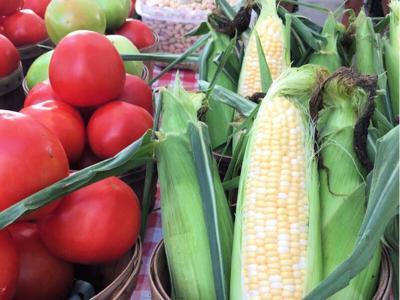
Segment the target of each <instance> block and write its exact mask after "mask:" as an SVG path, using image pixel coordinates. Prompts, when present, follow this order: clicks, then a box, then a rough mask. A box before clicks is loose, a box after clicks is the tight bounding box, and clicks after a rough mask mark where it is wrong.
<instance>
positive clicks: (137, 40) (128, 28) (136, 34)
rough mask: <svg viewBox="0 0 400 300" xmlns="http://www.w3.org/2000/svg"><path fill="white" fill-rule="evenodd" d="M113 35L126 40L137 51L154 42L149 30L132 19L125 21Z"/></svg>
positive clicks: (141, 23)
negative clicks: (118, 35) (121, 36)
mask: <svg viewBox="0 0 400 300" xmlns="http://www.w3.org/2000/svg"><path fill="white" fill-rule="evenodd" d="M115 34H120V35H123V36H124V37H126V38H128V39H129V40H130V41H131V42H132V43H133V44H134V45H135V46H136V47H137V48H138V49H139V50H140V49H143V48H146V47H148V46H151V45H153V44H154V43H155V41H156V40H155V38H154V34H153V32H152V31H151V29H150V28H149V27H148V26H147V25H146V24H144V23H143V22H141V21H139V20H134V19H126V21H125V23H124V24H123V25H122V26H121V27H120V28H119V29H118V30H116V31H115Z"/></svg>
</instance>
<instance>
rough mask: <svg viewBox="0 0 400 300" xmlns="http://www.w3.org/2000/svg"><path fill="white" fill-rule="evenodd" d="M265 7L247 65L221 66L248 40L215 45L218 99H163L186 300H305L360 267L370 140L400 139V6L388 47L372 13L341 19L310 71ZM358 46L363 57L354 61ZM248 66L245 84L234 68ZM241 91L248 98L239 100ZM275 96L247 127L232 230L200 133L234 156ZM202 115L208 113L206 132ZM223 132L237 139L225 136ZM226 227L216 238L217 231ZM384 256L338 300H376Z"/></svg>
mask: <svg viewBox="0 0 400 300" xmlns="http://www.w3.org/2000/svg"><path fill="white" fill-rule="evenodd" d="M256 2H257V4H258V5H259V6H261V10H260V13H259V15H258V19H257V21H256V22H255V25H254V26H253V27H252V29H251V30H248V31H246V32H245V34H246V35H247V37H248V42H246V41H245V45H246V47H245V49H244V54H243V55H240V51H236V52H235V53H234V52H232V53H229V55H226V57H225V58H226V59H225V60H224V58H221V57H223V56H224V53H225V52H226V51H228V50H227V49H228V48H229V44H230V43H229V41H230V40H232V39H240V38H241V37H240V36H237V34H236V35H235V36H234V37H232V36H231V37H230V38H229V37H228V36H226V35H224V34H223V33H221V32H217V31H214V32H213V34H212V39H210V40H209V44H208V46H207V47H206V50H205V52H204V53H207V55H203V58H202V61H203V63H206V64H207V65H208V66H209V67H208V68H206V69H205V70H207V71H208V72H206V73H201V75H202V76H201V79H202V80H204V81H208V82H209V83H210V86H211V87H210V86H209V87H210V89H211V90H205V91H204V92H205V93H204V94H201V93H200V94H192V93H188V92H185V91H182V90H180V89H177V87H175V89H170V90H165V91H163V92H162V94H163V99H164V107H163V112H162V115H163V116H164V117H163V121H162V122H161V126H160V129H159V147H158V148H157V152H156V159H157V162H158V169H159V180H160V184H161V198H162V209H161V212H162V219H163V233H164V241H165V248H166V254H167V259H168V265H169V271H170V276H171V282H172V297H173V299H189V300H190V299H207V300H209V299H237V300H241V299H254V300H258V299H266V300H269V299H273V300H274V299H303V298H304V297H305V296H306V295H308V294H309V293H310V292H311V291H312V290H313V289H315V288H316V287H318V286H319V285H320V283H321V282H322V281H324V279H326V278H327V277H329V275H330V274H332V272H333V271H334V270H335V269H336V268H337V267H338V266H339V265H340V264H342V263H343V262H344V261H345V260H346V259H347V258H348V257H349V256H350V255H351V254H352V252H353V250H354V248H355V245H356V244H357V242H358V239H359V232H360V230H361V228H362V226H363V225H362V224H363V220H364V216H365V214H366V207H367V205H368V203H367V201H368V174H369V173H370V172H371V169H372V168H373V159H374V158H373V155H372V156H371V155H370V154H371V153H370V152H371V151H370V150H371V149H370V148H368V149H367V147H366V143H367V139H368V141H369V140H370V139H371V137H372V135H371V132H374V133H375V141H376V139H377V138H380V137H382V136H384V135H385V134H386V133H387V132H388V131H390V130H391V129H392V128H394V127H395V126H396V123H395V120H396V118H398V100H399V99H398V98H399V94H398V88H399V87H398V83H399V77H398V76H399V71H400V70H399V67H398V61H399V52H400V49H399V38H400V36H399V32H400V31H399V16H400V4H399V2H397V1H392V3H391V13H390V15H389V17H388V18H389V19H388V20H389V22H387V23H388V24H389V25H388V31H382V34H379V33H377V30H374V25H373V23H372V20H371V18H368V17H366V16H365V14H364V12H361V13H360V15H359V16H358V17H357V18H353V22H352V23H351V25H350V27H349V28H348V29H347V30H346V28H344V26H343V25H341V24H340V23H339V22H338V21H337V12H335V13H333V12H332V13H330V14H329V15H328V18H327V21H326V24H325V26H324V27H323V28H322V29H321V31H320V32H319V36H320V39H319V40H318V42H317V43H316V44H317V46H316V47H317V48H316V49H312V48H310V49H309V50H308V52H309V53H308V54H307V55H306V56H305V59H304V60H303V61H302V62H301V63H299V62H298V61H297V62H294V61H292V60H291V55H292V54H293V51H296V49H295V48H293V47H294V46H293V45H292V49H290V41H291V40H292V41H293V37H290V33H291V32H292V33H293V30H291V28H290V26H291V24H294V23H292V22H291V21H290V16H288V15H286V16H285V18H283V21H282V19H281V17H282V15H279V14H278V13H277V7H276V3H275V1H273V0H259V1H256ZM298 20H299V19H297V23H296V24H297V25H298V24H299V23H298ZM234 22H235V21H234ZM210 28H211V27H210ZM211 30H213V29H211ZM294 30H296V28H295V29H294ZM245 34H242V35H243V36H244V35H245ZM288 34H289V36H288ZM298 36H299V35H297V37H298ZM345 38H346V39H349V38H351V39H353V41H354V43H355V44H354V45H355V47H353V48H351V49H350V50H348V52H347V53H346V55H344V54H343V51H345V50H344V48H343V44H341V43H342V41H343V40H344V39H345ZM297 42H298V41H297ZM308 42H309V41H308ZM239 44H240V43H239ZM310 44H311V43H310ZM260 45H261V48H260ZM305 45H306V43H305ZM260 50H261V52H262V53H261V52H260ZM349 58H350V59H349ZM239 59H241V68H240V73H237V74H236V77H235V76H234V75H232V74H235V72H231V69H232V68H231V67H232V65H233V64H235V62H236V63H237V60H239ZM227 61H230V63H227ZM234 61H235V62H234ZM263 62H264V63H266V66H267V70H266V69H264V68H262V67H261V66H263ZM295 63H296V64H298V65H301V66H300V67H294V66H293V65H294V64H295ZM264 65H265V64H264ZM226 66H228V67H229V68H228V67H226ZM203 70H204V69H203ZM218 72H220V73H218ZM216 74H217V76H216ZM264 76H268V77H270V78H271V80H272V84H271V85H270V86H269V89H268V91H265V90H263V77H264ZM215 85H216V86H218V87H219V88H220V87H222V91H225V96H224V97H222V98H224V100H221V101H222V102H224V103H225V104H226V103H228V104H229V105H230V107H228V106H226V105H225V104H224V103H222V102H219V99H218V95H219V96H220V94H218V95H217V94H216V93H215V94H214V93H213V92H212V89H213V88H214V87H215ZM235 87H237V94H233V93H232V91H234V90H235ZM223 88H225V90H224V89H223ZM228 90H230V91H231V92H229V91H228ZM219 91H221V90H219ZM261 92H266V95H265V97H263V99H262V100H261V101H260V103H259V104H258V106H257V109H256V110H254V111H256V112H257V113H256V115H254V116H255V118H254V119H253V120H252V121H251V122H250V120H249V121H248V122H249V123H246V118H244V117H243V116H242V120H241V122H243V123H246V130H247V131H246V143H245V145H244V148H242V149H241V150H239V149H237V152H238V153H239V152H242V161H241V173H240V179H239V184H238V195H237V205H236V210H235V211H234V213H233V215H232V216H229V208H228V206H227V204H228V202H227V200H226V197H225V196H224V193H223V188H222V184H221V179H220V177H219V176H218V175H217V172H216V167H215V166H216V164H215V162H212V164H211V165H210V166H209V167H210V169H208V171H207V172H205V170H204V169H203V170H202V171H201V172H205V173H201V172H200V173H199V172H198V169H197V168H198V165H197V164H196V162H197V161H198V158H197V157H196V155H193V152H194V151H193V149H191V147H192V146H193V144H191V143H190V142H189V140H190V135H189V127H190V126H192V125H190V124H192V123H193V124H197V125H195V126H200V125H199V124H202V120H203V121H204V122H205V123H206V124H207V125H208V127H209V128H208V129H209V131H210V135H211V144H206V145H205V146H204V147H205V148H204V149H206V151H209V152H211V151H212V150H213V149H214V150H215V149H216V148H218V147H221V145H224V143H225V146H226V147H229V144H230V142H231V138H232V136H234V135H235V134H236V133H237V132H235V127H234V126H232V124H233V123H232V122H233V113H234V110H233V108H236V109H237V111H236V112H235V114H240V113H241V111H240V109H241V107H243V106H244V105H245V102H246V101H247V100H245V99H244V97H250V98H251V96H252V95H255V94H258V93H261ZM202 97H203V98H202ZM229 98H231V100H229ZM227 99H228V100H227ZM202 105H205V106H206V107H207V109H208V111H207V113H206V117H205V118H204V116H203V115H202V113H200V112H201V110H200V108H201V106H202ZM198 118H200V121H199V120H198ZM243 120H244V121H243ZM219 121H220V123H218V122H219ZM218 124H220V125H221V126H222V128H223V129H221V130H219V131H218ZM368 128H369V131H368ZM241 129H243V127H241ZM219 133H220V134H219ZM367 136H368V138H367ZM235 151H236V150H235ZM234 153H236V152H234ZM239 156H240V155H239ZM234 157H236V154H234ZM236 163H237V162H236ZM196 170H197V172H196ZM202 174H203V175H202ZM206 174H212V176H211V177H207V175H206ZM203 180H208V181H209V182H213V185H214V187H215V191H216V195H217V197H215V199H210V198H207V196H204V194H202V184H201V183H202V181H203ZM207 201H211V202H212V201H214V202H215V206H216V211H214V213H211V212H210V211H207V210H204V208H203V209H202V203H203V205H204V203H205V202H207ZM231 217H232V218H233V219H234V227H233V223H232V218H231ZM213 218H214V220H216V224H218V226H217V228H219V231H217V232H218V234H216V235H213V234H212V233H210V229H209V227H208V225H207V224H208V223H207V222H210V219H213ZM212 237H213V238H214V240H213V242H211V240H212V239H211V238H212ZM215 241H217V244H218V245H220V246H221V249H222V252H221V253H222V255H221V253H220V260H219V263H220V264H221V265H220V266H219V267H221V268H222V270H223V272H222V273H223V274H224V276H223V277H222V278H224V280H222V281H218V280H217V279H216V278H218V275H216V273H214V271H215V263H216V260H215V258H216V256H215V252H214V251H213V250H211V248H212V247H213V244H212V243H214V242H215ZM374 249H375V250H374V252H373V253H374V255H373V257H371V258H370V260H369V263H368V264H367V267H366V268H364V269H363V271H362V272H359V273H358V274H355V276H354V278H353V279H352V280H351V281H350V282H349V284H348V285H347V286H345V287H344V288H343V289H341V290H340V291H338V292H336V293H333V294H332V293H331V294H330V295H331V296H330V297H329V299H337V300H339V299H359V300H361V299H372V298H373V296H374V293H375V291H376V288H377V284H378V279H379V272H380V261H381V246H379V247H376V248H374ZM221 282H223V283H221ZM217 283H219V284H217ZM221 290H222V291H223V292H220V293H219V292H218V291H221Z"/></svg>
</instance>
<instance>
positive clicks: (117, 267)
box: [70, 240, 142, 300]
mask: <svg viewBox="0 0 400 300" xmlns="http://www.w3.org/2000/svg"><path fill="white" fill-rule="evenodd" d="M141 263H142V244H141V241H140V240H138V242H137V243H136V244H135V245H134V247H133V248H132V249H131V250H129V251H128V252H127V253H126V254H125V255H124V256H123V257H121V258H120V259H119V260H117V261H115V262H112V263H107V264H101V265H79V266H77V268H76V269H77V272H76V274H77V278H79V279H80V280H84V281H86V282H90V283H92V284H93V286H94V289H95V291H97V294H96V295H95V296H93V297H91V298H90V300H129V299H130V297H131V295H132V293H133V290H134V289H135V286H136V283H137V278H138V275H139V270H140V266H141ZM79 294H81V293H80V292H79ZM82 296H83V299H88V298H87V297H88V296H87V295H82ZM79 298H80V297H78V298H77V296H76V294H75V295H74V298H72V299H79ZM70 299H71V298H70Z"/></svg>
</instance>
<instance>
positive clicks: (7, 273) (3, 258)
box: [0, 229, 19, 300]
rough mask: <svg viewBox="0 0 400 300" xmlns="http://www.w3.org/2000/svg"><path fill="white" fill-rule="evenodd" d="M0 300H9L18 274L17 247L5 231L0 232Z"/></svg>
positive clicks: (13, 292) (11, 297) (13, 291)
mask: <svg viewBox="0 0 400 300" xmlns="http://www.w3.org/2000/svg"><path fill="white" fill-rule="evenodd" d="M0 266H1V267H0V300H11V299H13V296H14V294H15V289H16V286H17V280H18V273H19V255H18V250H17V247H16V245H15V243H14V241H13V240H12V238H11V236H10V234H9V233H8V231H7V230H6V229H3V230H1V231H0Z"/></svg>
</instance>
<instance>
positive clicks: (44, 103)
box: [0, 0, 155, 300]
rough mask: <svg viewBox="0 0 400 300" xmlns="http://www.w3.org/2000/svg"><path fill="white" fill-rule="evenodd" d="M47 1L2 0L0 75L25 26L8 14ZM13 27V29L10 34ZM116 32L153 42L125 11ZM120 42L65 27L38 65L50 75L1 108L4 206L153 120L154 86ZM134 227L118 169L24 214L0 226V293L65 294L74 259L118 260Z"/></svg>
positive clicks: (15, 61)
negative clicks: (17, 107) (13, 105)
mask: <svg viewBox="0 0 400 300" xmlns="http://www.w3.org/2000/svg"><path fill="white" fill-rule="evenodd" d="M49 2H50V1H45V0H37V1H34V0H31V1H29V0H25V2H24V3H23V1H17V0H10V1H0V12H1V14H4V15H9V16H7V17H5V18H2V19H1V20H0V22H1V26H0V32H3V33H5V34H7V36H8V37H9V38H10V40H11V42H10V40H9V39H7V38H6V37H5V36H2V35H1V34H0V53H1V55H2V56H3V54H4V56H3V57H4V58H5V60H2V62H1V63H0V78H1V77H4V76H8V75H9V74H11V73H12V72H13V71H14V70H16V69H17V68H18V65H19V61H20V57H19V54H18V51H17V49H16V46H17V47H19V46H20V45H22V44H20V43H19V42H15V41H21V39H19V37H18V34H17V33H18V32H22V31H18V30H17V29H15V28H14V29H6V28H12V27H9V26H10V25H9V21H7V19H9V18H11V17H12V16H18V15H21V14H23V15H30V16H31V15H35V13H34V12H31V11H29V12H28V11H26V12H25V11H24V9H22V10H20V9H21V8H22V7H23V8H30V9H32V10H34V11H35V12H36V13H37V14H38V15H40V16H41V17H43V15H44V12H45V9H46V8H45V7H42V8H43V10H40V9H41V8H40V7H38V6H35V5H34V4H35V3H36V4H37V3H41V4H43V5H46V6H47V4H49ZM67 2H68V1H67ZM13 5H14V6H13ZM4 12H7V13H4ZM35 16H36V15H35ZM38 18H39V19H41V18H40V17H38ZM9 20H10V19H9ZM41 20H42V19H41ZM42 22H43V20H42ZM19 24H22V23H19ZM6 25H7V26H6ZM32 28H36V27H32ZM10 30H11V31H12V30H15V32H13V35H12V34H10V33H9V32H11V31H10ZM116 33H118V34H121V35H124V36H126V38H128V39H129V40H130V42H132V43H133V44H135V45H136V46H137V48H144V47H147V46H149V45H151V44H152V43H154V41H155V40H154V35H153V34H152V33H151V32H150V31H149V30H148V28H146V27H145V26H144V25H143V24H142V23H141V22H140V21H136V20H127V21H126V22H125V23H124V24H123V25H122V27H119V29H118V30H117V32H116ZM17 37H18V38H17ZM46 37H47V34H46V36H45V38H46ZM42 40H43V39H42V37H41V38H38V39H35V40H29V41H28V40H26V41H28V42H27V43H28V44H35V43H37V42H41V41H42ZM13 43H14V45H13ZM24 45H25V44H24ZM120 45H121V42H120V39H119V38H118V37H115V36H114V37H110V36H105V35H103V34H100V33H97V32H94V31H89V30H80V31H74V32H72V33H70V34H67V35H66V36H65V37H63V38H62V39H61V40H60V41H59V42H58V43H57V46H56V48H55V49H54V51H51V53H50V55H49V54H48V53H46V54H47V55H48V64H47V65H46V64H45V65H44V67H43V70H42V73H43V74H45V78H44V79H47V80H44V81H43V80H39V81H38V82H37V83H36V84H34V85H32V87H31V89H30V91H29V93H28V95H27V97H26V98H25V102H24V107H23V108H22V110H21V111H20V112H13V111H7V110H0V211H2V210H4V209H6V208H8V207H10V206H11V205H14V204H15V203H17V202H19V201H21V200H22V199H24V198H26V197H28V196H30V195H32V194H33V193H35V192H37V191H39V190H41V189H43V188H45V187H47V186H49V185H51V184H53V183H55V182H57V181H59V180H61V179H63V178H65V177H67V176H69V175H70V174H71V173H72V172H73V171H71V170H76V169H80V168H83V167H86V166H88V165H90V164H93V163H94V162H97V161H99V160H102V159H106V158H109V157H112V156H114V155H115V154H117V153H118V152H119V151H121V150H122V149H123V148H125V147H126V146H128V145H129V144H131V143H132V142H134V141H135V140H137V139H139V138H140V137H141V136H142V135H143V133H145V132H146V131H147V130H148V129H150V128H151V127H152V125H153V118H152V114H153V106H152V91H151V88H150V87H149V86H148V84H147V83H146V81H145V80H143V79H142V78H140V76H138V74H137V73H138V72H139V71H140V70H141V68H139V69H137V68H131V67H132V66H131V65H130V64H129V62H125V63H124V62H123V61H122V59H121V56H120V53H123V52H124V49H123V47H122V48H119V47H118V46H120ZM138 70H139V71H138ZM133 74H136V75H133ZM139 228H140V204H139V201H138V198H137V196H136V194H135V193H134V191H133V190H132V189H131V188H130V187H129V186H128V185H127V184H126V183H124V182H123V181H121V180H120V179H119V178H117V177H110V178H107V179H104V180H101V181H99V182H97V183H95V184H91V185H89V186H87V187H84V188H81V189H79V190H77V191H75V192H72V193H70V194H69V195H67V196H65V197H63V198H61V199H58V200H57V201H54V202H52V203H50V204H48V205H46V206H44V207H43V208H41V209H39V210H37V211H34V212H32V213H30V214H28V215H25V216H24V217H22V218H21V219H19V220H18V222H17V223H14V224H12V225H10V226H8V227H7V228H5V229H3V230H0V300H10V299H15V300H22V299H23V300H26V299H30V300H36V299H40V300H46V299H49V300H51V299H63V298H65V297H66V296H67V295H68V292H69V291H70V289H71V286H72V284H73V280H74V265H75V264H99V263H104V262H110V261H113V260H116V259H118V258H119V257H120V256H121V255H123V254H125V253H126V252H127V251H128V250H129V249H130V248H131V247H132V246H133V245H134V243H135V242H136V240H137V238H138V234H139Z"/></svg>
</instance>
